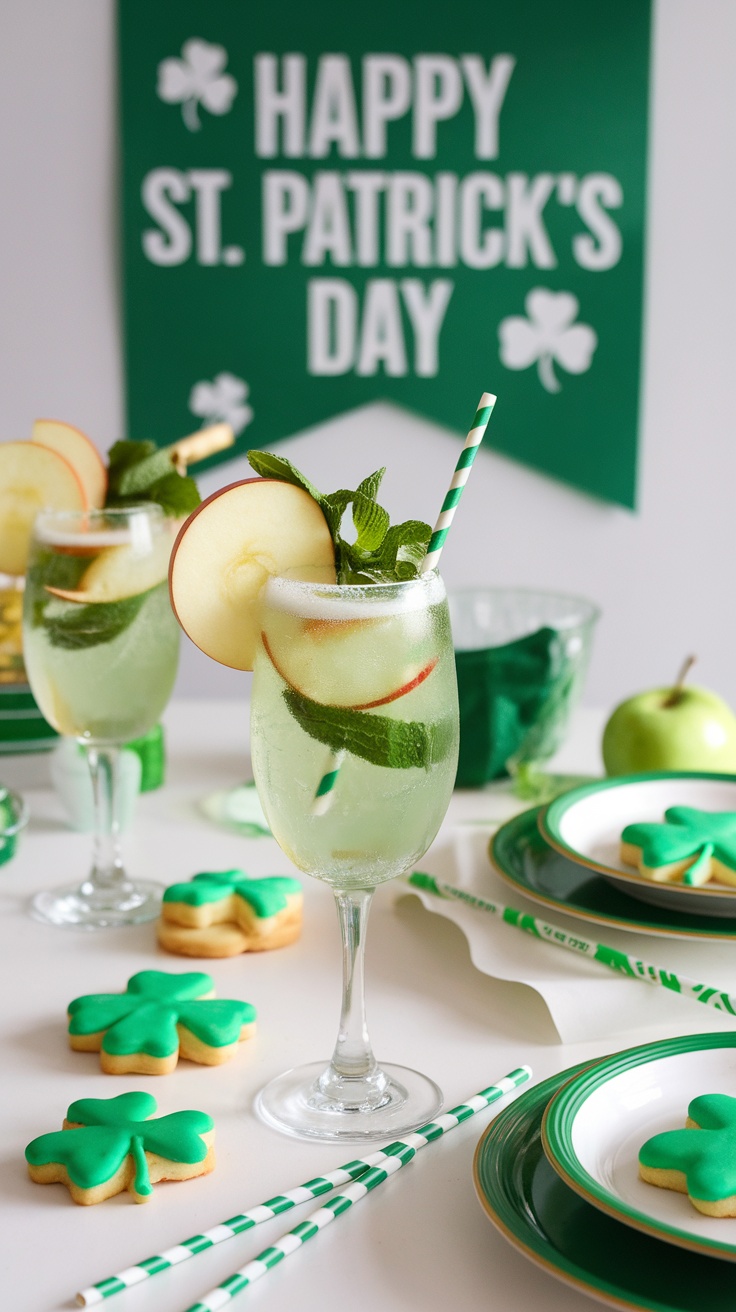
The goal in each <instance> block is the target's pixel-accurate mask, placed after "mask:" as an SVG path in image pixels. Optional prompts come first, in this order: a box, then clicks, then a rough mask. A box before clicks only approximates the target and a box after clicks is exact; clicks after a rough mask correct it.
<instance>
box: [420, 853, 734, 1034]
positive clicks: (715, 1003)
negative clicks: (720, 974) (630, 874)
mask: <svg viewBox="0 0 736 1312" xmlns="http://www.w3.org/2000/svg"><path fill="white" fill-rule="evenodd" d="M408 883H409V884H411V885H412V887H414V888H421V889H422V890H423V891H424V892H425V893H434V894H435V895H436V896H437V897H444V898H454V899H455V901H456V902H464V903H465V904H466V906H470V907H473V908H474V909H475V910H476V911H488V912H490V913H491V915H493V916H498V917H499V918H500V919H501V920H503V922H504V924H506V925H513V926H514V928H515V929H520V930H521V931H522V932H523V933H524V934H531V935H532V937H533V938H539V939H544V940H545V941H546V942H547V943H553V944H554V945H555V947H558V948H565V949H566V950H567V951H568V952H575V953H576V954H577V956H579V957H588V958H589V959H590V960H591V961H597V962H598V963H599V964H600V965H601V966H607V967H608V969H609V970H615V971H616V972H617V973H618V974H619V975H628V976H629V977H630V978H632V979H642V980H645V981H646V983H647V984H657V985H659V986H660V987H661V988H663V989H669V990H670V991H671V992H672V993H680V994H682V996H683V997H685V998H692V1000H693V1002H702V1003H703V1004H704V1005H705V1006H707V1007H713V1008H715V1010H716V1011H725V1012H728V1014H729V1015H731V1016H736V997H735V996H734V995H733V994H730V993H724V992H723V991H722V990H720V989H714V988H711V987H710V986H709V985H708V984H698V983H697V981H696V980H694V979H689V978H688V976H687V975H677V974H675V972H674V971H673V970H666V969H665V967H664V966H653V965H652V964H651V962H648V961H641V960H640V959H639V958H638V957H632V956H629V954H628V953H627V952H620V951H619V950H618V948H611V947H608V946H607V944H605V943H593V942H591V941H590V940H588V939H586V938H581V937H580V935H579V934H570V933H568V931H567V930H566V929H562V928H561V927H560V926H559V925H550V924H549V923H548V922H547V921H545V920H540V919H539V917H538V916H532V915H530V914H529V912H527V911H519V910H518V909H517V908H516V907H506V906H504V905H503V903H501V902H491V901H489V900H488V899H487V898H483V897H476V895H475V893H469V892H468V891H467V889H464V888H455V886H454V885H453V884H445V883H443V881H442V880H440V879H435V877H434V876H433V875H426V874H422V872H421V871H419V870H415V872H414V874H412V875H409V877H408Z"/></svg>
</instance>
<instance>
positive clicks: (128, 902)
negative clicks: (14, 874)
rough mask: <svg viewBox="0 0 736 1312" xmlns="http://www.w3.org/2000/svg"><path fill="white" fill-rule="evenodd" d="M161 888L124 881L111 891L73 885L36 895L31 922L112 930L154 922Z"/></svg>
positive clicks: (147, 883) (109, 889)
mask: <svg viewBox="0 0 736 1312" xmlns="http://www.w3.org/2000/svg"><path fill="white" fill-rule="evenodd" d="M163 891H164V888H163V884H155V883H153V882H152V881H149V880H145V881H143V880H142V881H140V882H138V883H135V884H133V883H130V882H129V881H128V880H126V881H125V882H124V883H122V884H116V885H115V886H114V887H111V888H95V887H94V885H93V884H90V883H85V884H73V885H70V886H69V887H68V888H55V889H50V890H49V891H48V892H45V893H37V894H36V896H35V897H34V898H33V900H32V902H31V915H32V916H33V919H34V920H42V921H43V922H44V924H46V925H61V926H65V927H67V928H69V929H114V928H116V927H117V926H119V925H140V924H142V923H143V922H144V921H146V920H155V919H156V917H157V916H158V914H159V912H160V910H161V897H162V894H163Z"/></svg>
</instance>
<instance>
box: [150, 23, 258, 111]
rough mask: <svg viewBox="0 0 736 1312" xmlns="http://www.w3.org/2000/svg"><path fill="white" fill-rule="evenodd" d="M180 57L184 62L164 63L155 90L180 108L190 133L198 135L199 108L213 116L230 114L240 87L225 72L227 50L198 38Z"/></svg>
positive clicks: (160, 67)
mask: <svg viewBox="0 0 736 1312" xmlns="http://www.w3.org/2000/svg"><path fill="white" fill-rule="evenodd" d="M181 54H182V57H181V59H162V61H161V63H160V64H159V66H158V86H157V88H156V90H157V92H158V94H159V96H160V98H161V100H165V101H166V102H167V103H168V104H170V105H176V104H181V113H182V118H183V119H184V122H185V124H186V126H187V127H188V128H189V131H190V132H198V131H199V129H200V128H201V126H202V124H201V123H200V121H199V114H198V113H197V105H204V107H205V109H208V110H209V112H210V114H227V112H228V110H229V109H230V107H231V105H232V103H233V100H234V98H235V96H236V95H237V91H238V84H237V82H236V81H235V78H234V77H231V76H230V74H229V73H223V71H222V70H223V68H224V67H225V65H226V63H227V50H225V49H223V47H222V46H213V45H210V43H209V41H202V40H201V39H200V38H199V37H196V36H195V37H192V39H191V41H185V42H184V45H183V46H182V48H181Z"/></svg>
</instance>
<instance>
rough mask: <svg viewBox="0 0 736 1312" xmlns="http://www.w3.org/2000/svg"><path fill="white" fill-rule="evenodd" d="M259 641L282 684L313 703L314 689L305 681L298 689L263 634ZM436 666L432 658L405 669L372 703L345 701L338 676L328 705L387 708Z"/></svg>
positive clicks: (343, 683)
mask: <svg viewBox="0 0 736 1312" xmlns="http://www.w3.org/2000/svg"><path fill="white" fill-rule="evenodd" d="M261 641H262V643H263V647H264V650H265V652H266V655H267V656H268V659H269V660H270V662H271V664H272V665H273V668H274V669H275V671H276V673H277V674H278V675H279V676H280V677H281V678H282V679H283V681H284V683H285V684H287V685H288V686H289V687H290V688H292V689H293V691H294V692H298V693H300V694H301V696H302V697H307V698H309V700H310V701H315V700H316V698H315V697H314V695H313V694H314V691H315V689H314V687H312V686H311V685H310V681H309V680H306V681H305V682H307V687H306V688H304V687H300V686H299V684H297V683H293V682H292V681H291V679H288V678H287V677H286V674H285V673H284V671H283V669H282V668H281V667H280V665H279V663H278V661H277V660H276V659H275V657H274V654H273V652H272V651H271V646H270V644H269V641H268V638H267V636H266V634H265V633H261ZM363 641H364V639H363ZM436 664H437V657H436V656H433V657H432V659H431V660H430V661H427V662H426V664H425V665H422V666H421V667H420V668H417V667H413V668H412V667H410V668H409V669H408V670H406V669H405V670H404V677H403V680H402V682H401V683H400V684H399V685H398V686H396V683H395V682H394V686H393V687H392V688H391V689H390V690H389V691H388V692H385V693H382V694H381V695H380V696H378V697H375V698H374V699H373V700H372V701H368V702H352V701H346V700H345V693H344V686H345V679H344V677H343V678H340V677H339V676H338V679H337V681H336V684H335V686H334V688H333V691H332V697H331V700H330V702H329V703H328V704H329V705H330V706H338V707H340V709H341V710H351V711H372V710H374V709H375V708H376V707H377V706H388V704H389V702H395V701H398V700H399V698H400V697H405V696H406V694H407V693H409V692H413V690H414V689H415V688H418V687H419V685H420V683H424V680H425V679H427V678H429V675H430V674H431V673H432V671H433V669H434V667H435V665H436ZM342 673H343V675H348V671H343V672H342ZM348 677H349V675H348Z"/></svg>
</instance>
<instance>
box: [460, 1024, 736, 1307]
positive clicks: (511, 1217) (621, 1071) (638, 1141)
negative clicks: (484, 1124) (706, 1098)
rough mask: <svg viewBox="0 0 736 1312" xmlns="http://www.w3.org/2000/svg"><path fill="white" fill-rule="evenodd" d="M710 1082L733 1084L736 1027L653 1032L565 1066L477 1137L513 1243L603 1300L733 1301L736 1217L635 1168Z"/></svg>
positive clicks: (492, 1204) (488, 1203) (480, 1162)
mask: <svg viewBox="0 0 736 1312" xmlns="http://www.w3.org/2000/svg"><path fill="white" fill-rule="evenodd" d="M711 1093H720V1094H729V1095H730V1096H732V1097H733V1096H735V1095H736V1034H702V1035H697V1034H696V1035H689V1036H687V1037H685V1038H678V1039H670V1040H665V1041H663V1042H661V1043H651V1044H645V1045H644V1046H642V1047H638V1048H631V1049H629V1050H628V1051H627V1052H623V1053H617V1054H616V1055H615V1056H612V1057H608V1058H605V1059H604V1060H603V1061H600V1062H597V1063H594V1064H593V1065H591V1066H587V1067H575V1068H573V1069H572V1070H568V1071H564V1072H563V1073H562V1074H561V1075H556V1076H554V1077H552V1078H551V1079H549V1080H546V1081H545V1082H544V1083H543V1084H539V1085H537V1086H536V1087H535V1088H532V1089H530V1090H529V1091H528V1092H526V1093H524V1094H522V1095H521V1096H520V1097H519V1098H517V1099H516V1101H515V1102H514V1103H512V1105H511V1106H510V1107H508V1108H507V1109H506V1111H504V1112H502V1113H501V1115H500V1116H498V1117H497V1119H496V1120H495V1121H494V1122H493V1123H492V1124H491V1125H490V1126H489V1128H488V1130H487V1131H486V1133H485V1134H484V1135H483V1138H482V1139H481V1141H480V1143H479V1145H478V1148H477V1150H476V1155H475V1164H474V1170H475V1184H476V1189H477V1191H478V1196H479V1198H480V1201H481V1203H482V1205H483V1207H484V1209H485V1210H486V1212H487V1213H488V1215H489V1217H490V1219H491V1220H492V1221H493V1222H494V1224H495V1225H496V1226H497V1227H498V1228H499V1229H500V1230H501V1231H502V1233H503V1234H504V1235H505V1236H506V1238H507V1239H509V1240H510V1242H511V1243H512V1244H513V1245H514V1246H515V1247H516V1248H519V1249H521V1251H522V1252H524V1253H525V1254H526V1256H528V1257H530V1258H531V1259H532V1261H534V1262H536V1263H537V1264H538V1265H540V1266H542V1267H544V1268H545V1269H546V1270H549V1271H551V1272H552V1273H553V1274H555V1275H556V1276H558V1277H559V1278H561V1279H562V1280H564V1281H566V1282H567V1283H569V1284H571V1285H574V1286H576V1287H577V1288H579V1289H583V1290H585V1291H586V1292H587V1293H589V1294H592V1295H593V1296H594V1297H595V1298H598V1299H599V1300H601V1301H602V1302H604V1303H609V1304H611V1305H613V1306H614V1307H622V1306H623V1307H627V1308H647V1309H656V1312H727V1310H728V1312H731V1309H732V1308H733V1307H734V1275H735V1274H736V1273H734V1269H733V1267H732V1266H730V1265H729V1263H730V1262H733V1261H736V1219H730V1218H720V1219H716V1218H712V1217H709V1216H704V1215H703V1214H701V1213H700V1212H698V1211H696V1209H695V1208H694V1207H693V1205H692V1204H691V1203H690V1201H689V1199H688V1198H687V1197H686V1196H685V1195H684V1194H680V1193H674V1192H672V1191H671V1190H669V1189H660V1188H657V1187H656V1186H654V1185H650V1184H645V1183H644V1182H643V1181H642V1180H640V1179H639V1174H638V1153H639V1149H640V1148H641V1146H642V1144H643V1143H644V1142H645V1141H646V1140H647V1139H649V1138H650V1137H651V1136H652V1135H653V1134H658V1133H659V1132H660V1131H663V1130H672V1129H682V1128H683V1127H684V1125H685V1118H686V1116H687V1109H688V1104H689V1103H690V1101H691V1100H692V1099H693V1098H694V1097H697V1096H699V1095H702V1094H711ZM689 1133H692V1134H693V1135H694V1136H697V1135H701V1134H706V1133H708V1131H704V1130H692V1131H690V1132H689ZM714 1259H726V1260H714Z"/></svg>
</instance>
